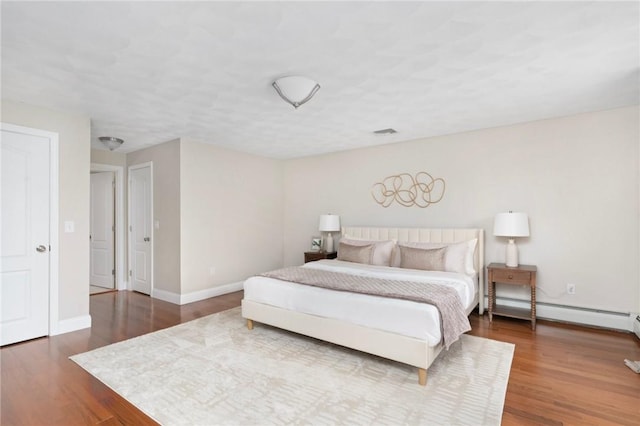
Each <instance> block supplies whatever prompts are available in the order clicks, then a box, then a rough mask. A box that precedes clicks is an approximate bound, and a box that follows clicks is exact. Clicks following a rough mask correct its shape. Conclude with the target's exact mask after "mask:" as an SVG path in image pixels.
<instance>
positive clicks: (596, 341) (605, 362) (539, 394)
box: [0, 292, 640, 425]
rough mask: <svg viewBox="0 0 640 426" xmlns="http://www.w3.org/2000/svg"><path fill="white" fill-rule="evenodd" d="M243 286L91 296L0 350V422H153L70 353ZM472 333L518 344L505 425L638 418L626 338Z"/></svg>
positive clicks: (525, 327) (164, 322) (561, 331)
mask: <svg viewBox="0 0 640 426" xmlns="http://www.w3.org/2000/svg"><path fill="white" fill-rule="evenodd" d="M241 299H242V292H238V293H232V294H228V295H224V296H220V297H216V298H212V299H208V300H204V301H201V302H196V303H192V304H189V305H184V306H177V305H173V304H170V303H167V302H162V301H159V300H155V299H151V298H149V297H147V296H144V295H141V294H137V293H132V292H114V293H104V294H98V295H94V296H91V316H92V323H93V326H92V327H91V329H87V330H81V331H77V332H73V333H68V334H64V335H60V336H54V337H50V338H42V339H36V340H33V341H29V342H24V343H19V344H15V345H11V346H7V347H4V348H2V350H0V357H1V360H0V362H1V364H0V365H1V369H2V376H1V380H2V382H1V384H0V386H1V406H0V409H1V411H0V424H2V425H84V424H104V425H116V424H136V425H143V424H154V422H153V421H152V420H151V419H149V418H148V417H146V416H145V415H144V414H143V413H141V412H140V411H139V410H137V409H136V408H135V407H133V406H132V405H131V404H129V403H128V402H127V401H126V400H124V399H123V398H121V397H119V396H118V395H117V394H116V393H114V392H113V391H111V390H110V389H109V388H107V387H106V386H105V385H103V384H102V383H101V382H99V381H98V380H96V379H94V378H93V377H92V376H91V375H89V374H88V373H86V372H85V371H84V370H83V369H81V368H80V367H78V366H77V365H76V364H75V363H74V362H72V361H70V360H69V359H68V357H69V356H70V355H74V354H77V353H81V352H85V351H88V350H91V349H94V348H97V347H101V346H105V345H108V344H110V343H114V342H117V341H121V340H125V339H128V338H131V337H135V336H139V335H141V334H145V333H149V332H152V331H155V330H159V329H162V328H166V327H170V326H173V325H176V324H179V323H182V322H186V321H189V320H192V319H194V318H198V317H201V316H204V315H208V314H211V313H215V312H219V311H223V310H226V309H229V308H232V307H235V306H238V305H239V304H240V300H241ZM471 325H472V327H473V331H471V332H470V334H473V335H476V336H482V337H487V338H491V339H495V340H502V341H506V342H511V343H515V344H516V350H515V355H514V359H513V364H512V368H511V374H510V377H509V386H508V389H507V396H506V400H505V408H504V415H503V424H504V425H561V424H566V425H574V424H596V425H606V424H620V425H638V424H640V375H638V374H635V373H633V372H632V371H631V370H630V369H628V368H627V367H626V366H625V365H624V363H623V359H624V358H630V359H634V360H640V342H639V341H638V339H637V338H636V337H635V336H633V335H632V334H627V333H619V332H613V331H604V330H597V329H589V328H583V327H578V326H572V325H566V324H558V323H552V322H548V321H539V322H538V324H537V330H536V331H535V332H534V331H531V328H530V325H529V323H528V322H526V321H518V320H510V319H506V318H496V319H494V322H493V324H491V325H490V324H489V320H488V318H487V317H486V315H485V316H484V317H479V316H478V315H476V314H473V315H471Z"/></svg>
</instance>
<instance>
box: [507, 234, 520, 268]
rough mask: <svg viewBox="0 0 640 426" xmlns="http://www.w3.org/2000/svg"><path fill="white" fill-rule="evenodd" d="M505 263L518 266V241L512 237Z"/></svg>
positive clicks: (513, 266)
mask: <svg viewBox="0 0 640 426" xmlns="http://www.w3.org/2000/svg"><path fill="white" fill-rule="evenodd" d="M505 264H506V265H507V266H508V267H509V268H517V267H518V246H516V242H515V241H514V240H513V239H512V238H510V239H509V244H507V257H506V261H505Z"/></svg>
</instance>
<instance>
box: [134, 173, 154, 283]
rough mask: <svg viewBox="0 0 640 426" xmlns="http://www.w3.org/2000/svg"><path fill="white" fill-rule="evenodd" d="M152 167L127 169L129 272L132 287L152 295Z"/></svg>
mask: <svg viewBox="0 0 640 426" xmlns="http://www.w3.org/2000/svg"><path fill="white" fill-rule="evenodd" d="M152 191H153V187H152V181H151V166H150V165H147V166H143V167H138V166H134V167H130V168H129V241H130V247H131V249H130V253H131V255H130V258H129V265H130V266H129V269H130V270H129V275H130V279H131V288H132V289H133V290H135V291H139V292H140V293H144V294H151V287H152V278H151V268H152V255H153V250H152V245H151V244H152V243H153V242H152V241H151V237H152V235H151V220H152V219H151V218H152V208H151V207H152V202H153V198H152V197H153V195H152Z"/></svg>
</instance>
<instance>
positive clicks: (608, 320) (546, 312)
mask: <svg viewBox="0 0 640 426" xmlns="http://www.w3.org/2000/svg"><path fill="white" fill-rule="evenodd" d="M485 303H486V305H485V306H489V300H488V298H485ZM496 303H498V304H500V305H503V306H511V307H516V308H526V309H528V308H529V307H530V303H529V301H528V300H517V299H509V298H501V297H498V298H497V299H496ZM536 317H537V318H540V319H549V320H555V321H563V322H571V323H575V324H582V325H590V326H595V327H602V328H610V329H614V330H624V331H633V319H634V318H635V317H634V316H633V314H630V313H624V312H611V311H599V310H595V309H589V308H579V307H575V306H567V305H555V304H552V303H544V302H537V303H536Z"/></svg>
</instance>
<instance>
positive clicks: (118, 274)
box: [89, 163, 127, 294]
mask: <svg viewBox="0 0 640 426" xmlns="http://www.w3.org/2000/svg"><path fill="white" fill-rule="evenodd" d="M90 170H91V175H92V182H91V224H90V226H91V230H90V232H91V249H90V250H91V256H90V259H91V277H90V280H89V284H90V287H89V293H90V294H95V293H97V292H104V291H113V290H114V289H115V290H126V289H127V280H126V261H125V260H126V239H125V228H126V226H125V213H124V212H125V204H124V181H125V179H124V167H122V166H113V165H110V164H97V163H92V164H91V169H90ZM100 173H111V174H112V175H113V178H114V184H113V185H112V187H113V202H112V203H111V204H112V207H109V203H108V202H107V201H108V200H105V199H102V200H101V202H100V203H96V204H97V205H98V206H100V205H102V206H105V205H106V207H102V208H101V207H96V209H97V210H99V211H103V212H104V211H105V208H106V210H107V211H109V212H111V213H110V214H112V217H113V225H112V226H113V229H114V231H113V240H114V242H113V260H112V261H110V262H109V263H106V262H105V261H104V260H103V262H105V263H104V264H103V265H102V266H100V268H102V269H96V270H95V272H97V273H98V274H96V275H105V273H108V274H111V276H112V277H114V279H113V281H114V284H111V285H110V286H104V285H102V286H98V287H96V288H93V287H92V286H93V284H94V282H95V278H96V277H94V244H93V241H94V239H96V240H99V239H100V238H99V237H98V235H97V234H98V233H99V232H100V231H99V230H98V231H96V232H97V233H95V234H94V215H93V213H94V182H93V181H94V178H93V175H94V174H100ZM104 176H106V175H104ZM103 189H104V191H106V188H103ZM99 223H101V220H97V221H96V222H95V224H96V226H97V224H99ZM98 229H100V228H98ZM101 229H102V232H103V233H106V231H107V229H108V228H107V227H105V226H102V228H101ZM102 237H104V235H103V236H102ZM103 244H106V243H103ZM96 245H97V244H96ZM99 248H100V247H98V249H99ZM95 254H96V255H97V254H98V253H95ZM95 257H96V258H98V262H100V260H99V257H98V256H95ZM108 264H110V265H113V266H111V267H110V268H108V267H107V266H105V265H108ZM96 266H97V267H98V266H99V265H96Z"/></svg>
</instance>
